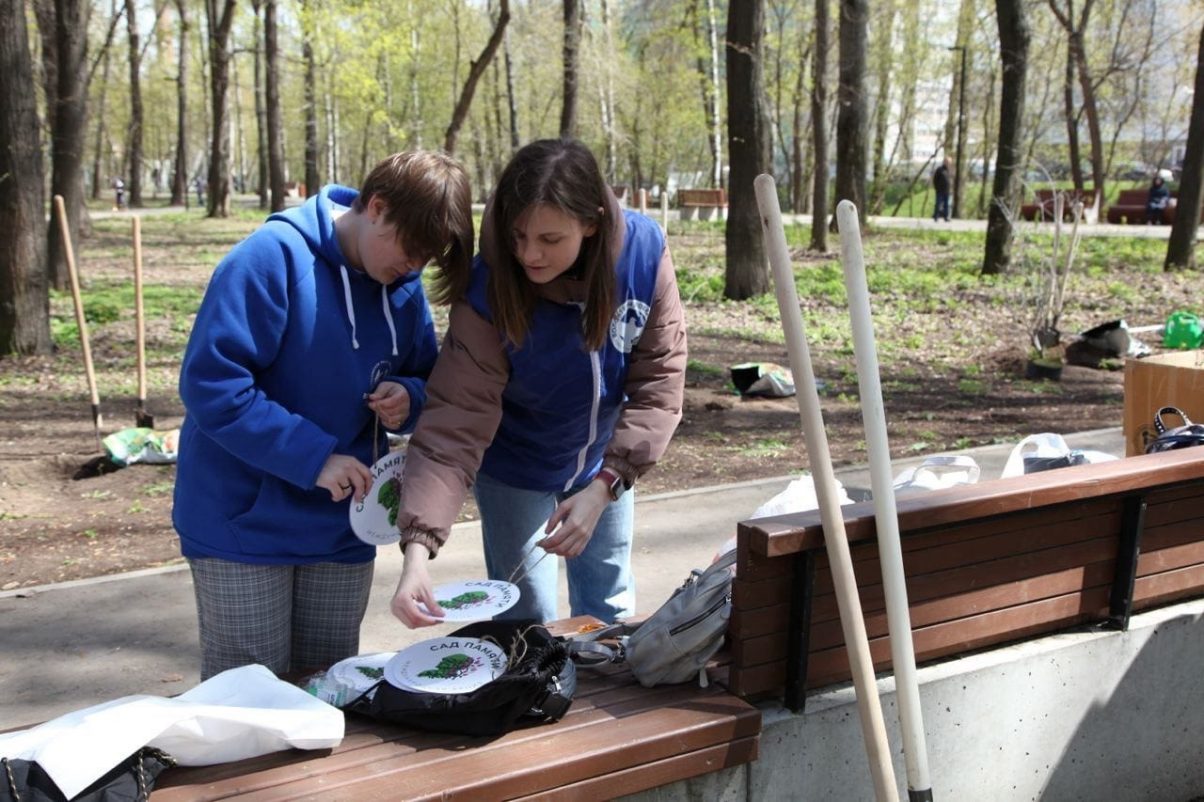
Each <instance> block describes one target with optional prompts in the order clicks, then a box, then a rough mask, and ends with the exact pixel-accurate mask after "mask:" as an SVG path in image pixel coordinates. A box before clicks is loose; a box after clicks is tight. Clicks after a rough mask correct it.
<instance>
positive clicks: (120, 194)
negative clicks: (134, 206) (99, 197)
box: [113, 177, 125, 211]
mask: <svg viewBox="0 0 1204 802" xmlns="http://www.w3.org/2000/svg"><path fill="white" fill-rule="evenodd" d="M113 203H114V205H113V210H114V211H117V210H119V209H124V208H125V182H124V181H122V180H121V178H120V177H117V178H114V179H113Z"/></svg>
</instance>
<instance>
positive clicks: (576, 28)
mask: <svg viewBox="0 0 1204 802" xmlns="http://www.w3.org/2000/svg"><path fill="white" fill-rule="evenodd" d="M581 17H582V14H581V0H564V84H563V91H562V101H563V105H562V106H561V107H560V136H561V138H563V139H572V138H574V137H576V136H577V76H578V74H579V73H580V71H581V65H580V61H581V24H582V20H581Z"/></svg>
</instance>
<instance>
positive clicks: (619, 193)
mask: <svg viewBox="0 0 1204 802" xmlns="http://www.w3.org/2000/svg"><path fill="white" fill-rule="evenodd" d="M610 191H611V192H613V193H614V194H615V198H616V199H617V200H618V201H619V205H620V206H630V205H631V193H630V192H629V191H628V188H627V185H626V184H611V185H610Z"/></svg>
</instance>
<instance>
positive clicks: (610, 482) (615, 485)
mask: <svg viewBox="0 0 1204 802" xmlns="http://www.w3.org/2000/svg"><path fill="white" fill-rule="evenodd" d="M594 478H595V479H597V480H598V481H600V482H602V484H604V485H606V492H607V493H609V494H610V500H611V501H618V500H619V496H621V495H623V491H624V490H626V489H627V483H626V482H624V481H623V477H622V476H620V475H619V472H618V471H616V470H613V469H611V468H603V469H602V470H600V471H598V473H597V475H596V476H594Z"/></svg>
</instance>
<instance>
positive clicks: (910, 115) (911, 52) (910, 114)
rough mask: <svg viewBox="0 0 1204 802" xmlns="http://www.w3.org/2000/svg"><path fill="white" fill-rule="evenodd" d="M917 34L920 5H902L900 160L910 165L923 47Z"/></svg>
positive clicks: (912, 156) (918, 33) (913, 156)
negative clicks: (920, 53) (921, 49)
mask: <svg viewBox="0 0 1204 802" xmlns="http://www.w3.org/2000/svg"><path fill="white" fill-rule="evenodd" d="M926 46H927V45H926V43H925V42H924V40H923V38H922V37H921V36H920V4H919V3H904V4H903V69H902V76H901V78H900V80H899V86H900V91H901V93H902V94H901V95H900V98H899V131H900V136H901V140H900V143H899V159H900V161H902V162H903V163H904V164H911V162H912V160H913V159H914V158H915V143H914V141H913V140H912V125H913V123H914V121H915V118H916V82H917V81H918V80H919V72H920V67H919V61H920V59H919V57H918V53H919V52H920V48H922V47H926Z"/></svg>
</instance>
